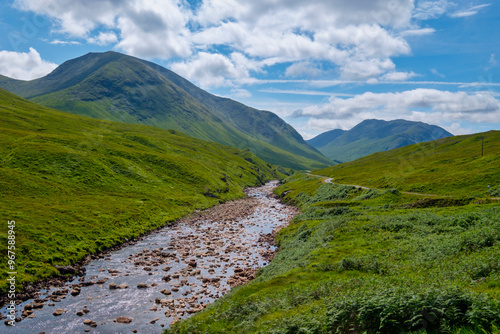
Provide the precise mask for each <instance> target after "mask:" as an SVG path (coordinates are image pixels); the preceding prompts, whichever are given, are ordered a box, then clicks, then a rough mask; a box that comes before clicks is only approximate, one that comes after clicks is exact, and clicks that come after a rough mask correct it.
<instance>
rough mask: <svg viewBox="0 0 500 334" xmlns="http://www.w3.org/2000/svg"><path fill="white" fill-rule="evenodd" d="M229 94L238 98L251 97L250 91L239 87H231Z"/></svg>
mask: <svg viewBox="0 0 500 334" xmlns="http://www.w3.org/2000/svg"><path fill="white" fill-rule="evenodd" d="M231 95H232V96H234V97H236V98H240V99H249V98H251V97H252V93H250V92H249V91H248V90H246V89H241V88H233V89H231Z"/></svg>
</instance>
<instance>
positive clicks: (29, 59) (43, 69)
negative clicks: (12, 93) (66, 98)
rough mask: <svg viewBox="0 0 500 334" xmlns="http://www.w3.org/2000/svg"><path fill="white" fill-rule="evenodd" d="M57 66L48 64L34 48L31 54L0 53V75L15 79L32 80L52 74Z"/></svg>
mask: <svg viewBox="0 0 500 334" xmlns="http://www.w3.org/2000/svg"><path fill="white" fill-rule="evenodd" d="M56 67H57V64H54V63H50V62H47V61H45V60H43V59H42V58H41V57H40V54H39V53H38V52H37V51H36V50H35V49H33V48H30V51H29V52H12V51H0V73H1V74H2V75H5V76H8V77H10V78H14V79H20V80H32V79H36V78H40V77H43V76H45V75H46V74H48V73H50V72H52V71H53V70H54V69H55V68H56Z"/></svg>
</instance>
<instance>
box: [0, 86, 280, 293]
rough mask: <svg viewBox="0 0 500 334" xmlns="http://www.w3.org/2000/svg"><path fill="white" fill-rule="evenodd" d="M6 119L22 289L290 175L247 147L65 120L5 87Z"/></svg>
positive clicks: (5, 180)
mask: <svg viewBox="0 0 500 334" xmlns="http://www.w3.org/2000/svg"><path fill="white" fill-rule="evenodd" d="M0 113H1V117H0V152H1V157H2V158H1V160H0V198H1V201H2V206H1V207H0V216H1V217H2V219H3V220H4V223H6V221H10V220H14V221H15V222H16V225H15V233H16V234H15V235H16V245H15V246H16V250H15V252H16V270H17V272H18V275H17V279H18V283H20V282H29V281H34V280H39V279H43V278H46V277H48V276H51V275H54V274H57V269H55V266H56V265H69V264H73V263H75V262H77V261H79V260H82V259H84V258H85V257H86V256H87V255H88V254H92V253H96V252H98V251H100V250H103V249H106V248H109V247H111V246H114V245H117V244H119V243H121V242H123V241H125V240H127V239H131V238H134V237H138V236H140V235H142V234H144V233H146V232H148V231H151V230H153V229H155V228H158V227H160V226H163V225H165V224H166V223H168V222H172V221H174V220H176V219H178V218H180V217H182V216H184V215H186V214H188V213H190V212H192V211H194V210H196V209H204V208H207V207H210V206H213V205H215V204H218V203H221V202H223V201H227V200H230V199H235V198H239V197H243V196H244V193H243V191H242V190H243V188H244V187H248V186H255V185H260V184H262V183H263V182H265V181H266V180H269V179H271V178H272V179H275V178H278V177H280V176H281V175H283V174H281V173H280V172H278V171H277V170H276V169H275V168H273V167H272V166H271V165H269V164H267V163H265V162H264V161H262V160H261V159H259V158H257V157H256V156H254V155H253V154H252V153H250V152H249V151H248V150H246V151H241V150H238V149H235V148H231V147H228V146H223V145H220V144H215V143H211V142H205V141H202V140H198V139H193V138H190V137H188V136H186V135H183V134H181V133H179V132H177V131H172V130H170V131H166V130H162V129H158V128H153V127H147V126H143V125H130V124H124V123H113V122H108V121H100V120H95V119H90V118H85V117H80V116H76V115H72V114H67V113H64V112H60V111H56V110H52V109H48V108H45V107H42V106H39V105H37V104H34V103H32V102H29V101H27V100H24V99H21V98H19V97H17V96H15V95H12V94H10V93H7V92H6V91H3V90H0ZM280 170H281V171H283V172H286V170H284V169H283V168H280ZM3 226H4V228H2V229H1V232H0V245H1V248H0V249H1V254H2V258H3V259H6V258H7V249H6V248H7V227H6V226H7V225H3ZM6 266H7V261H2V262H1V263H0V272H1V282H2V285H1V286H0V290H1V292H2V293H5V288H6V280H5V279H4V278H5V277H6V273H7V272H8V271H10V270H7V268H6Z"/></svg>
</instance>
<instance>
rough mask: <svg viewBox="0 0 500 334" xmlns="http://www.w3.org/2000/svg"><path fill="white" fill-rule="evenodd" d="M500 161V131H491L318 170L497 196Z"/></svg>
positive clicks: (412, 187)
mask: <svg viewBox="0 0 500 334" xmlns="http://www.w3.org/2000/svg"><path fill="white" fill-rule="evenodd" d="M499 166H500V131H489V132H485V133H478V134H473V135H465V136H456V137H449V138H443V139H439V140H435V141H432V142H426V143H420V144H415V145H410V146H406V147H402V148H398V149H395V150H391V151H387V152H379V153H375V154H372V155H370V156H367V157H364V158H361V159H358V160H356V161H352V162H348V163H344V164H341V165H336V166H333V167H329V168H326V169H323V170H319V171H316V172H315V173H316V174H320V175H324V176H328V177H331V178H334V182H338V183H343V184H355V185H362V186H366V187H375V188H385V189H390V188H397V189H398V190H400V191H408V192H417V193H428V194H440V195H452V196H475V197H478V196H479V197H481V196H485V195H490V196H492V197H495V196H497V195H495V194H496V193H497V192H496V191H498V188H499V187H500V168H499ZM488 186H489V187H490V188H488ZM488 191H489V192H488Z"/></svg>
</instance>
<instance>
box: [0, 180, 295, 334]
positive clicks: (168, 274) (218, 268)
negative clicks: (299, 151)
mask: <svg viewBox="0 0 500 334" xmlns="http://www.w3.org/2000/svg"><path fill="white" fill-rule="evenodd" d="M276 184H277V183H276V182H274V183H269V184H267V185H266V186H263V187H259V188H250V189H247V190H246V193H247V195H248V198H247V199H241V200H236V201H230V202H227V203H224V204H221V205H218V206H216V207H213V208H211V209H208V210H204V211H201V212H196V213H195V214H193V215H191V216H189V217H187V218H184V219H181V220H180V221H178V222H177V223H176V224H175V225H174V226H169V227H166V228H164V229H161V230H159V231H157V232H155V233H153V234H150V235H148V236H145V237H143V238H141V240H138V241H137V242H135V243H134V244H132V245H127V246H126V247H123V248H121V249H118V250H115V251H113V252H110V253H106V254H102V255H100V256H99V258H97V259H94V260H92V261H90V262H89V263H87V264H86V265H85V266H84V268H85V271H86V273H85V275H84V276H82V277H81V278H79V279H76V280H74V281H72V282H69V283H66V284H65V285H64V286H63V287H61V286H49V287H48V289H47V291H43V290H42V291H41V293H40V296H39V298H38V299H37V300H30V301H28V302H24V303H21V304H20V305H18V309H19V313H23V314H24V315H21V314H18V316H19V317H20V318H21V319H23V318H24V320H23V321H21V322H19V323H17V324H16V328H15V329H14V328H9V329H11V330H13V331H12V333H34V332H35V331H38V332H44V331H45V332H46V333H51V332H57V331H60V332H61V331H62V332H64V331H66V332H68V331H69V332H81V331H85V330H89V331H92V332H96V333H100V332H107V333H112V332H120V331H122V330H126V331H131V330H133V329H135V330H137V331H138V332H140V333H158V332H160V331H161V329H162V328H168V327H169V325H170V324H171V323H172V322H176V321H178V320H180V319H182V318H185V317H188V316H189V315H191V314H193V313H194V312H196V311H199V310H201V309H203V308H204V307H205V306H206V305H208V304H210V303H212V302H213V301H215V300H216V299H217V298H219V297H220V296H222V295H224V294H225V293H227V292H228V291H230V289H231V288H232V287H234V286H237V285H240V284H244V283H245V282H247V281H249V280H250V279H252V278H253V277H254V275H255V272H256V270H257V269H258V268H260V267H263V266H265V265H266V264H268V263H269V260H270V259H271V258H272V256H273V254H274V252H275V250H276V248H275V247H274V245H273V244H272V243H270V241H271V240H272V238H271V237H270V236H271V235H272V234H273V233H276V231H277V230H278V229H279V228H281V227H283V226H286V225H287V224H288V222H289V221H290V219H291V218H292V217H293V215H295V214H296V213H297V210H296V209H295V208H293V207H288V206H285V205H283V204H281V203H280V202H279V200H278V199H276V198H274V196H273V195H272V190H273V188H274V187H275V186H276ZM40 304H45V305H40ZM26 305H30V306H26ZM38 307H41V308H38ZM58 309H60V310H59V311H58ZM21 311H22V312H21ZM2 313H3V314H5V308H4V309H2ZM56 314H59V315H56ZM86 320H88V321H86ZM128 320H130V322H129V323H128V324H127V323H122V322H123V321H125V322H127V321H128ZM92 326H96V327H92ZM123 326H127V327H123ZM9 332H10V331H9Z"/></svg>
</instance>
